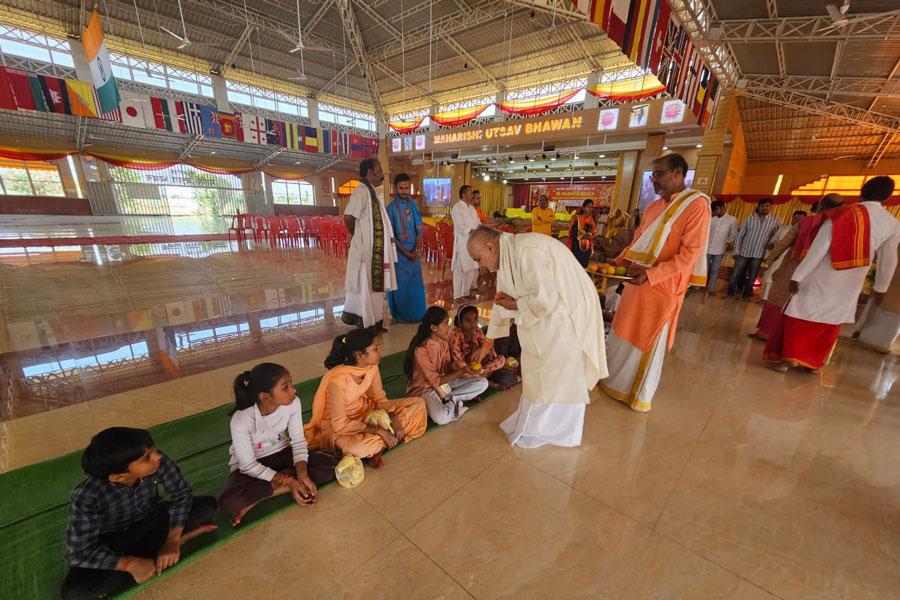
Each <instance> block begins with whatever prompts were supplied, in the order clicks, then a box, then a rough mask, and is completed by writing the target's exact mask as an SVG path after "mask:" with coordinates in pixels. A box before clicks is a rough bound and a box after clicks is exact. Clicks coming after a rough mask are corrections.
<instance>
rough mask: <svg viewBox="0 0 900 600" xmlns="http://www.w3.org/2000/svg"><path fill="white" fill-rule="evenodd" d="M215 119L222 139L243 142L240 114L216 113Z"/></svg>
mask: <svg viewBox="0 0 900 600" xmlns="http://www.w3.org/2000/svg"><path fill="white" fill-rule="evenodd" d="M215 118H216V122H218V124H219V127H220V129H221V131H222V137H223V138H230V139H233V140H238V141H239V142H243V141H244V129H243V127H242V126H241V113H239V112H238V113H234V114H231V113H224V112H217V113H216V114H215Z"/></svg>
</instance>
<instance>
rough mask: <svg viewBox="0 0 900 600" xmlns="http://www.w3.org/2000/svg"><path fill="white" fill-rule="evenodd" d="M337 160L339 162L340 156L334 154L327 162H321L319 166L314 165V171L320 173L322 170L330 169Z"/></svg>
mask: <svg viewBox="0 0 900 600" xmlns="http://www.w3.org/2000/svg"><path fill="white" fill-rule="evenodd" d="M339 162H341V157H340V156H335V157H334V158H332V159H330V160H329V161H328V162H326V163H323V164H322V165H321V166H319V167H316V173H321V172H322V171H325V170H327V169H330V168H331V167H333V166H334V165H336V164H338V163H339Z"/></svg>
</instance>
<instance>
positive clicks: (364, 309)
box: [341, 158, 397, 327]
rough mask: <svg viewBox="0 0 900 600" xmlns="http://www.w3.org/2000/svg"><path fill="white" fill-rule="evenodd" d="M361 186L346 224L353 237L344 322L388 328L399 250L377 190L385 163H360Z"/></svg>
mask: <svg viewBox="0 0 900 600" xmlns="http://www.w3.org/2000/svg"><path fill="white" fill-rule="evenodd" d="M359 179H360V181H361V184H360V185H359V186H357V188H356V189H355V190H353V193H352V194H350V201H349V202H348V203H347V209H346V210H345V211H344V222H345V223H346V224H347V229H349V230H350V234H351V235H352V236H353V237H352V239H351V240H350V251H349V252H348V253H347V273H346V275H345V277H344V287H345V289H346V292H345V293H346V298H345V299H344V312H343V313H342V314H341V320H342V321H343V322H344V323H346V324H347V325H354V326H356V327H371V326H372V325H378V326H379V327H381V326H383V325H384V294H385V292H390V291H392V290H396V289H397V271H396V263H397V249H396V248H395V247H394V233H393V231H392V229H391V220H390V218H388V214H387V210H385V207H384V200H382V199H381V196H379V195H378V192H376V191H375V188H376V187H377V186H379V185H381V182H382V181H384V173H382V171H381V163H379V162H378V159H375V158H367V159H365V160H363V161H362V162H361V163H360V164H359Z"/></svg>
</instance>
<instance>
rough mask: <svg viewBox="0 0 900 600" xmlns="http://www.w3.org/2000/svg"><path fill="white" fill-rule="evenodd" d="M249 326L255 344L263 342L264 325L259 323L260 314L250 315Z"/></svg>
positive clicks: (248, 318)
mask: <svg viewBox="0 0 900 600" xmlns="http://www.w3.org/2000/svg"><path fill="white" fill-rule="evenodd" d="M247 324H248V326H249V327H250V339H251V340H253V342H254V343H255V344H258V343H260V342H262V338H263V333H262V324H261V323H260V322H259V313H248V314H247Z"/></svg>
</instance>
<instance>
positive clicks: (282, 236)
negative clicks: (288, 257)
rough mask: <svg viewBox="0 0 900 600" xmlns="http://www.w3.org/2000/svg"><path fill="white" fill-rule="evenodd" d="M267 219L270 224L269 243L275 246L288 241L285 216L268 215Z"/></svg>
mask: <svg viewBox="0 0 900 600" xmlns="http://www.w3.org/2000/svg"><path fill="white" fill-rule="evenodd" d="M266 221H268V224H269V244H270V245H271V246H272V247H273V248H274V247H275V246H277V245H279V244H283V243H284V242H285V241H287V233H288V230H287V225H286V224H285V222H284V218H283V217H280V216H278V215H268V216H267V217H266Z"/></svg>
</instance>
